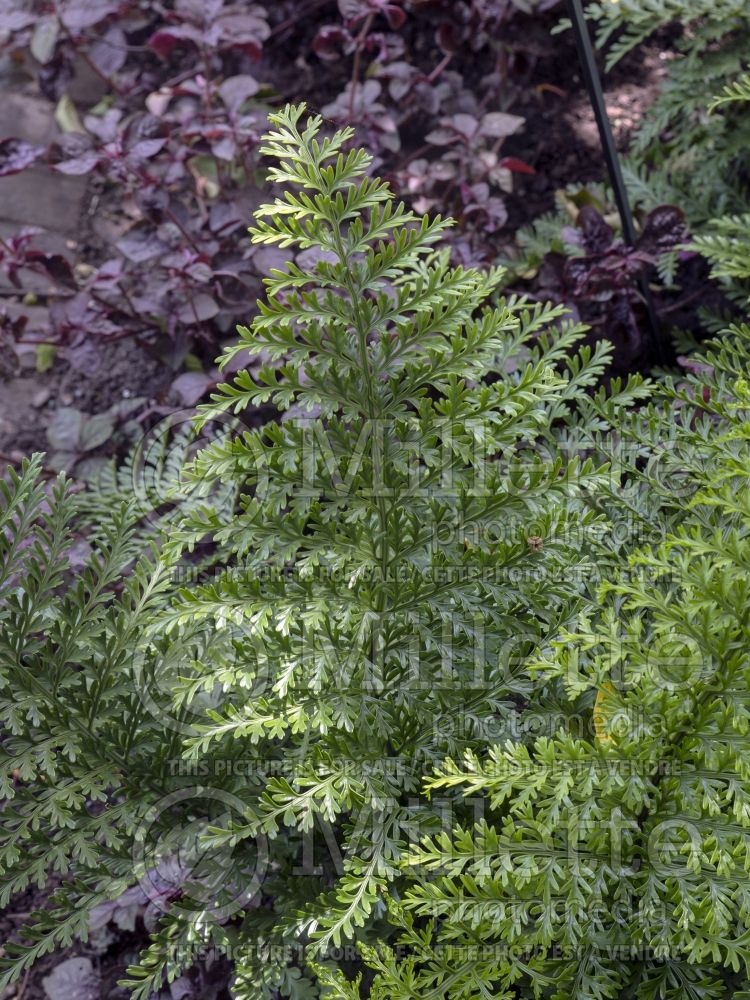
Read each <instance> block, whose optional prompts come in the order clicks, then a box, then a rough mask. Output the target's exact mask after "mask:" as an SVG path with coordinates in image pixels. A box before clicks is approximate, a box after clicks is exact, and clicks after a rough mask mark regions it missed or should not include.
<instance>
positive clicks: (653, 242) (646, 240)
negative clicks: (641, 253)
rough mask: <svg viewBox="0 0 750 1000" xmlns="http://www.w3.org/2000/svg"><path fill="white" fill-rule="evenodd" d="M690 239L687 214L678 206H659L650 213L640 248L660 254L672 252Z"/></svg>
mask: <svg viewBox="0 0 750 1000" xmlns="http://www.w3.org/2000/svg"><path fill="white" fill-rule="evenodd" d="M687 238H688V229H687V225H686V223H685V213H684V212H683V211H682V209H681V208H678V207H677V206H676V205H659V207H658V208H655V209H653V210H652V211H651V212H649V213H648V216H647V217H646V221H645V223H644V226H643V231H642V233H641V236H640V239H639V240H638V248H639V249H641V250H645V251H646V253H653V254H657V255H658V254H660V253H665V252H666V251H667V250H672V249H673V248H674V247H676V246H678V245H679V244H680V243H684V242H685V241H686V240H687Z"/></svg>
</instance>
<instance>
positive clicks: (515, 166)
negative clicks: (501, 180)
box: [500, 156, 536, 175]
mask: <svg viewBox="0 0 750 1000" xmlns="http://www.w3.org/2000/svg"><path fill="white" fill-rule="evenodd" d="M500 166H501V167H505V169H506V170H512V171H513V173H514V174H531V175H534V174H535V173H536V170H534V168H533V167H532V166H531V165H530V164H528V163H524V161H523V160H519V159H517V158H516V157H515V156H504V157H503V158H502V160H500Z"/></svg>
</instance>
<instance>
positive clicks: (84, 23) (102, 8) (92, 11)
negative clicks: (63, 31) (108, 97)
mask: <svg viewBox="0 0 750 1000" xmlns="http://www.w3.org/2000/svg"><path fill="white" fill-rule="evenodd" d="M119 7H120V0H58V4H57V10H58V15H59V17H60V20H61V21H62V23H63V24H64V25H65V27H66V28H67V29H68V30H69V31H72V32H79V31H83V30H84V29H85V28H91V27H92V26H93V25H95V24H99V23H100V22H101V21H103V20H104V19H105V18H107V17H109V16H110V14H114V13H116V12H117V10H118V9H119Z"/></svg>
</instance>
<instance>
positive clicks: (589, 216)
mask: <svg viewBox="0 0 750 1000" xmlns="http://www.w3.org/2000/svg"><path fill="white" fill-rule="evenodd" d="M576 225H577V226H578V228H579V229H580V230H581V232H582V233H583V245H584V247H585V248H586V251H587V252H588V253H590V254H599V253H604V251H605V250H607V249H608V248H609V247H610V246H611V245H612V237H613V233H612V229H611V227H610V226H609V225H608V223H607V222H606V221H605V219H604V217H603V216H602V214H601V212H597V210H596V209H595V208H594V207H593V205H584V206H583V208H582V209H581V211H580V212H579V213H578V219H577V220H576Z"/></svg>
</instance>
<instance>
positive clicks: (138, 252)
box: [115, 223, 168, 264]
mask: <svg viewBox="0 0 750 1000" xmlns="http://www.w3.org/2000/svg"><path fill="white" fill-rule="evenodd" d="M115 245H116V247H117V249H118V250H119V251H120V253H122V254H124V255H125V256H126V257H127V258H128V260H132V261H133V263H134V264H142V263H143V261H146V260H151V259H152V258H153V257H158V256H159V255H160V254H163V253H164V252H165V251H166V250H167V249H168V248H167V245H166V243H164V241H163V240H161V239H160V238H159V235H158V234H157V232H156V230H155V229H154V228H153V227H152V226H150V225H149V224H143V223H138V224H136V225H135V226H133V227H132V228H131V229H129V230H128V232H127V233H125V235H124V236H121V237H120V239H119V240H118V241H117V243H116V244H115Z"/></svg>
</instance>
